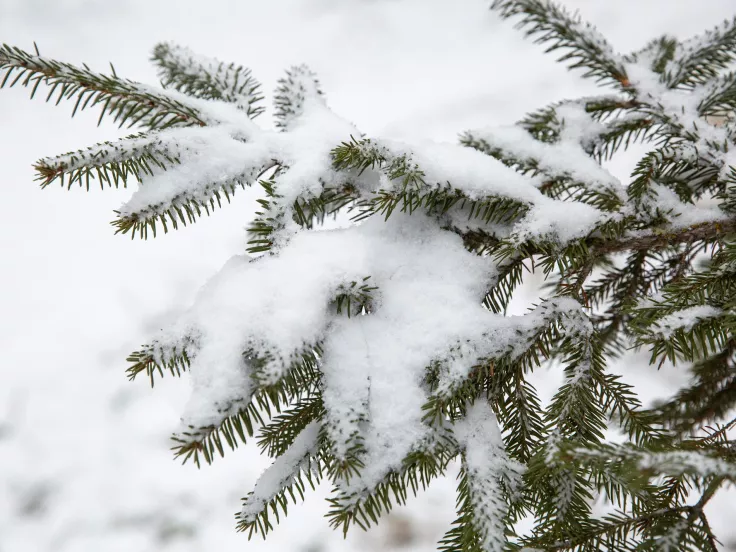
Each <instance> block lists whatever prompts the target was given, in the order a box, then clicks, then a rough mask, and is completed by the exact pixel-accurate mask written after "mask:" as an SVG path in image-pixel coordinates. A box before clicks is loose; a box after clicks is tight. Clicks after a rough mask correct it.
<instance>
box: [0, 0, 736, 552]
mask: <svg viewBox="0 0 736 552" xmlns="http://www.w3.org/2000/svg"><path fill="white" fill-rule="evenodd" d="M492 9H494V10H496V11H497V12H498V13H499V14H500V16H501V17H503V18H509V19H513V20H514V21H516V22H517V24H518V25H519V27H521V28H522V29H524V31H525V32H526V34H527V35H529V36H530V37H532V38H533V39H534V40H535V41H536V42H539V43H541V44H544V45H545V46H546V48H547V50H548V51H550V52H554V53H556V54H558V55H559V56H560V57H559V60H560V61H562V62H564V63H566V64H567V65H568V66H569V67H570V68H572V69H579V70H582V76H583V77H585V78H591V79H593V80H595V81H596V82H598V83H599V84H600V86H602V87H604V88H605V91H604V93H603V94H601V95H600V96H596V97H588V98H580V99H575V100H569V101H564V102H558V103H554V104H551V105H549V106H547V107H544V108H542V109H540V110H538V111H535V112H533V113H531V114H529V115H527V116H525V117H523V118H522V119H521V120H520V121H519V122H518V123H517V124H516V125H514V126H513V127H509V128H485V129H477V130H470V131H466V132H464V133H462V134H461V136H460V145H459V146H455V145H434V146H427V145H410V144H402V143H397V142H393V141H388V140H382V139H381V138H379V137H367V136H365V135H363V134H361V133H360V132H359V131H358V130H357V129H355V128H354V127H353V126H352V125H351V124H349V123H347V122H345V121H343V120H342V119H340V118H338V117H337V116H335V115H334V114H333V113H332V112H331V111H330V110H329V108H328V107H327V104H326V99H325V95H324V93H323V91H322V89H321V86H320V84H319V82H318V80H317V78H316V76H315V75H314V74H313V73H312V72H311V71H310V70H309V69H308V68H307V67H305V66H299V67H294V68H291V69H290V70H289V71H288V72H287V73H286V75H285V77H284V78H283V79H282V80H281V81H280V82H279V85H278V88H277V90H276V92H275V96H274V102H275V118H276V120H275V125H274V126H275V130H264V129H262V128H260V127H258V126H257V125H256V124H255V122H254V121H253V119H254V118H255V117H256V116H257V115H259V114H261V113H262V112H263V110H264V109H263V107H262V106H261V105H260V104H259V102H260V101H261V100H262V99H263V98H262V96H261V94H260V85H259V83H258V82H257V81H256V80H255V78H254V77H253V75H252V74H251V72H250V70H248V69H246V68H244V67H242V66H239V65H236V64H227V63H223V62H220V61H217V60H214V59H209V58H205V57H202V56H198V55H196V54H194V53H192V52H191V51H189V50H187V49H185V48H182V47H179V46H176V45H173V44H159V45H157V46H156V47H155V48H154V53H153V58H152V59H153V62H154V63H155V64H156V66H157V67H158V69H159V73H160V76H161V78H162V83H161V84H162V88H159V87H153V86H147V85H143V84H139V83H135V82H132V81H129V80H127V79H124V78H122V77H119V76H118V75H117V74H116V73H115V71H114V69H112V72H111V74H101V73H96V72H94V71H92V70H90V69H89V68H87V67H86V66H84V67H83V68H78V67H75V66H73V65H70V64H68V63H64V62H59V61H55V60H53V59H49V58H46V57H43V56H41V55H40V54H39V52H38V50H36V51H35V52H34V53H30V52H26V51H24V50H21V49H19V48H16V47H11V46H7V45H4V46H3V47H2V48H0V79H1V80H0V82H2V86H24V87H27V88H28V89H29V90H30V92H31V97H33V96H34V95H36V93H37V92H38V91H39V89H40V88H41V85H43V87H44V88H45V89H46V90H48V92H47V96H46V100H47V101H55V102H56V103H57V104H59V103H61V102H62V100H68V101H71V102H72V103H73V105H74V108H73V109H74V111H73V112H74V113H75V112H77V111H78V110H82V109H92V108H96V109H99V111H100V118H101V119H102V118H104V117H108V118H112V120H113V121H114V122H116V123H118V124H119V125H120V126H121V127H122V126H126V127H127V128H135V129H136V134H132V135H130V136H127V137H124V138H121V139H119V140H117V141H113V142H104V143H100V144H96V145H94V146H91V147H89V148H87V149H85V150H80V151H76V152H71V153H67V154H64V155H60V156H56V157H49V158H43V159H41V160H39V161H38V162H37V163H36V165H35V168H36V170H37V173H38V180H39V182H40V183H41V186H43V187H46V186H48V185H50V184H53V183H54V182H58V183H60V184H61V185H62V186H66V187H67V188H72V187H74V186H76V185H79V186H82V187H84V188H86V189H89V186H90V184H91V182H93V181H96V182H97V184H99V185H100V186H101V187H102V188H105V187H111V186H114V187H116V188H117V187H121V186H122V187H126V186H128V185H129V184H132V183H134V182H137V183H139V184H140V185H139V188H138V191H137V192H136V193H135V194H134V195H133V197H132V198H131V199H130V201H129V202H128V203H126V204H125V205H123V206H122V207H121V208H120V210H119V211H118V212H117V213H116V220H115V221H114V222H113V223H112V224H113V226H114V227H115V229H116V232H119V233H123V234H126V233H127V234H130V235H131V237H136V236H138V237H142V238H147V237H149V236H150V237H153V236H156V234H157V231H158V230H159V229H163V230H164V232H167V231H168V230H169V229H177V228H179V227H180V226H185V225H187V224H190V223H193V222H195V221H196V220H197V218H198V217H200V216H202V214H209V213H210V211H212V210H214V209H215V207H220V206H222V203H223V201H222V200H223V199H224V200H226V201H228V202H229V201H230V199H231V196H232V195H233V193H234V192H235V190H236V189H237V188H242V187H244V186H254V185H257V186H259V187H260V189H261V190H262V191H263V197H262V199H260V200H259V204H260V209H259V211H258V213H257V214H256V218H255V219H254V220H253V221H252V222H251V224H250V226H249V234H250V242H249V249H248V253H249V254H250V255H253V256H248V255H246V256H244V257H242V258H239V259H234V260H233V261H231V263H229V264H228V265H227V266H226V267H225V268H224V269H223V270H222V272H221V273H220V274H218V275H217V276H216V277H215V278H214V279H213V280H212V281H211V282H210V283H208V285H207V286H206V287H205V288H204V289H203V291H202V293H201V295H200V297H199V298H198V299H197V301H196V303H195V305H194V306H193V307H192V309H191V311H190V312H189V313H188V314H187V315H186V316H184V317H183V319H182V321H181V323H180V324H177V325H176V326H175V327H174V328H172V329H169V330H166V331H162V332H161V333H160V334H159V335H157V336H154V337H153V338H152V341H151V342H150V343H149V344H147V345H144V346H143V347H142V348H141V349H140V350H138V351H136V352H134V353H132V354H131V355H130V356H129V358H128V361H129V363H130V366H129V368H128V370H127V373H128V376H129V377H130V379H135V378H136V377H137V376H139V375H143V376H146V377H147V378H149V379H150V382H151V384H152V385H153V383H154V380H155V378H156V377H163V376H166V375H167V374H168V375H172V376H180V375H182V374H183V373H185V372H186V373H190V374H191V377H192V380H193V395H192V400H191V401H190V404H189V406H188V407H187V411H186V412H185V414H184V417H183V421H182V428H181V429H180V431H179V432H178V433H177V434H176V435H175V436H174V443H175V446H174V451H175V454H176V456H177V457H181V458H182V459H183V461H184V462H186V461H188V460H191V461H193V462H195V463H196V464H197V465H200V464H201V463H202V461H204V462H205V463H211V462H213V461H215V459H216V458H217V456H222V455H224V454H225V452H226V451H227V450H228V449H235V448H237V447H238V446H239V445H241V444H247V443H250V441H251V440H255V441H256V443H257V444H258V445H259V446H260V448H261V450H262V452H263V453H265V454H267V455H269V456H271V457H272V458H273V459H274V460H273V465H272V466H271V468H269V469H268V470H267V471H266V472H265V473H264V474H263V476H262V478H261V479H260V480H259V482H258V483H257V485H256V487H255V488H254V489H253V490H252V491H251V492H250V493H249V494H247V496H246V497H245V498H244V499H243V507H242V510H241V511H240V512H239V513H238V514H237V528H238V530H240V531H244V532H246V533H247V534H248V535H249V536H252V535H255V534H259V535H262V536H264V537H265V536H266V534H267V533H268V532H270V531H271V530H273V529H274V526H275V525H276V524H277V523H278V521H279V519H280V517H281V516H282V515H285V514H286V511H287V509H288V506H289V504H290V503H292V502H297V501H298V500H301V499H302V498H303V496H304V494H305V492H306V491H307V487H314V486H315V485H317V484H318V483H319V482H321V481H324V480H327V481H329V482H330V484H331V485H332V488H333V490H332V494H331V497H330V499H329V504H330V511H329V513H328V518H329V521H330V524H331V525H332V526H333V527H335V528H339V529H340V530H342V531H345V532H347V531H348V530H349V529H350V527H351V526H353V525H358V526H359V527H361V528H364V529H365V528H368V527H370V526H371V525H373V524H375V523H378V522H379V518H380V517H381V516H382V515H384V514H385V513H387V512H389V511H390V510H391V509H392V508H393V507H394V506H395V505H397V504H398V505H401V504H404V503H405V502H406V501H407V499H408V497H409V496H410V495H412V494H416V493H417V492H419V490H420V489H423V488H425V487H426V486H427V485H429V484H430V483H431V481H432V480H433V479H434V478H436V477H439V476H441V475H442V474H444V473H445V472H446V470H447V469H448V467H449V466H450V465H451V463H452V462H453V461H454V460H458V461H459V465H460V475H459V484H458V498H457V519H456V521H455V522H454V524H453V525H452V527H450V528H449V529H448V532H447V534H446V536H445V537H444V538H443V539H442V540H441V542H440V543H439V548H440V549H441V550H443V551H447V552H455V551H457V552H460V551H464V552H465V551H500V550H521V549H527V550H574V551H593V550H615V551H618V550H621V551H626V550H632V551H633V550H637V551H639V550H693V551H702V550H713V551H715V550H717V548H718V544H717V543H718V541H717V537H716V535H714V534H713V532H712V530H711V527H710V525H709V523H708V519H707V516H706V514H705V510H704V507H705V506H706V504H707V503H708V502H709V500H710V499H711V498H712V497H713V496H714V495H715V494H716V493H717V492H718V491H719V490H720V489H722V488H725V487H726V486H728V485H731V484H733V482H734V481H735V480H736V443H734V441H732V439H731V437H732V435H733V431H734V430H735V429H736V418H735V417H734V416H735V413H736V338H735V337H734V336H736V155H735V154H734V151H736V122H735V117H736V73H734V72H732V71H730V69H732V68H733V64H734V61H736V19H731V20H728V21H725V22H724V23H723V24H721V25H719V26H718V27H717V28H715V29H713V30H710V31H706V32H705V33H704V34H702V35H700V36H697V37H695V38H692V39H690V40H687V41H684V42H680V41H678V40H676V39H674V38H672V37H669V36H664V37H661V38H658V39H655V40H653V41H651V42H650V43H648V44H647V45H646V46H645V47H644V48H643V49H642V50H640V51H637V52H633V53H630V54H628V55H620V54H618V53H617V52H616V51H615V50H614V49H613V47H612V46H611V45H610V44H609V43H608V42H607V41H606V39H605V38H604V37H603V36H601V35H600V34H599V33H598V31H597V30H596V29H595V28H594V27H593V26H591V25H590V24H587V23H585V22H583V21H581V19H580V18H579V17H578V16H577V15H575V14H572V13H570V12H568V11H567V10H566V9H564V8H563V7H562V6H560V5H558V4H555V3H553V2H550V1H549V0H495V1H494V2H493V4H492ZM634 142H645V143H647V144H648V145H649V147H650V149H649V152H648V153H647V154H646V155H644V156H643V157H642V158H641V160H640V161H639V162H638V164H637V165H636V168H635V169H634V171H633V173H632V175H631V177H630V179H629V180H628V182H625V183H621V182H620V181H619V180H618V179H616V178H615V177H614V176H613V175H611V174H610V173H609V172H608V171H607V170H606V169H605V167H604V166H603V165H602V164H601V163H602V162H603V161H605V160H607V159H609V158H610V157H611V156H612V155H614V154H615V153H616V152H617V151H619V150H622V149H625V148H626V147H627V146H628V145H630V144H632V143H634ZM328 215H335V216H338V217H342V218H343V220H345V221H347V220H348V218H349V221H350V224H346V225H345V226H346V228H343V229H342V230H332V231H324V230H320V229H319V226H320V225H321V224H322V223H323V222H324V220H325V218H326V217H327V216H328ZM397 252H398V253H397ZM445 265H446V266H445ZM407 266H409V269H407V268H406V267H407ZM315 267H319V268H315ZM412 269H416V272H411V270H412ZM406 270H409V273H408V274H402V271H406ZM529 272H537V273H541V274H543V275H544V278H545V280H546V282H547V284H548V286H547V296H546V297H544V298H542V299H541V300H540V302H539V304H537V305H536V306H535V307H534V308H533V309H531V310H530V311H529V313H527V314H526V315H524V316H506V311H507V308H508V306H509V303H510V301H511V299H512V297H514V295H515V293H516V292H517V290H518V288H519V286H520V285H521V284H522V283H523V282H524V279H525V277H526V275H527V274H528V273H529ZM463 309H464V310H463ZM455 310H457V311H458V312H461V313H463V316H464V317H465V318H468V319H469V320H470V322H469V323H467V324H466V325H465V326H462V327H459V328H455V327H453V325H452V321H453V320H454V321H455V322H457V321H458V320H460V319H459V318H458V319H455V318H452V314H453V312H455ZM414 311H416V312H414ZM297 319H298V320H297ZM445 319H448V323H447V324H444V321H445ZM422 321H424V322H422ZM460 321H461V320H460ZM422 324H425V325H424V326H423V325H422ZM412 325H413V326H412ZM445 326H447V327H445ZM407 328H408V329H407ZM411 328H413V331H410V330H411ZM423 334H428V335H430V337H428V338H426V339H425V341H422V339H423ZM397 344H398V345H397ZM431 347H434V349H431ZM632 348H646V349H647V350H649V351H650V362H651V363H652V364H656V365H657V366H660V367H661V369H662V370H663V371H664V370H687V371H688V372H689V373H690V374H691V375H692V378H691V381H690V383H688V385H687V386H685V387H683V388H682V389H679V390H678V391H677V392H676V393H675V394H674V395H673V396H672V397H671V398H669V399H667V400H665V401H663V402H661V403H658V404H655V405H651V406H644V405H643V404H642V403H641V401H640V400H639V398H638V396H637V390H636V389H635V388H634V387H632V386H631V385H629V384H627V383H626V382H625V381H624V380H623V379H622V378H621V377H620V376H619V375H616V374H615V373H613V372H612V371H611V369H610V366H611V364H612V362H613V361H615V359H617V358H618V357H620V356H621V355H622V354H623V353H624V352H625V351H627V350H629V349H632ZM547 365H551V366H552V367H553V369H555V370H560V371H561V373H562V374H563V383H562V385H561V386H560V387H559V389H557V391H556V393H555V394H554V396H553V397H552V399H551V401H549V403H548V404H544V403H543V401H542V400H541V399H540V397H539V395H538V393H537V391H536V389H535V388H534V385H533V377H532V376H533V373H534V372H535V371H536V370H539V369H540V367H541V366H547ZM389 384H390V385H389ZM402 386H403V387H402ZM386 409H388V410H390V411H386ZM391 409H393V410H391ZM607 431H611V432H614V433H617V434H619V435H620V438H617V439H615V440H613V441H612V440H611V439H610V438H609V435H610V433H608V434H607ZM599 499H602V500H603V503H604V504H605V505H606V508H604V510H605V513H604V514H597V513H595V512H594V509H593V504H594V502H595V501H596V500H599ZM521 520H526V521H529V520H531V521H532V529H531V530H529V531H526V532H521V531H519V523H518V522H520V521H521Z"/></svg>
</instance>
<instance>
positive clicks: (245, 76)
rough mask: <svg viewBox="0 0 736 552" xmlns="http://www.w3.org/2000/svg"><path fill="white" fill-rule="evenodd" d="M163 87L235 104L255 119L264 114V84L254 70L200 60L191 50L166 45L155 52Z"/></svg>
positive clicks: (211, 59) (157, 46)
mask: <svg viewBox="0 0 736 552" xmlns="http://www.w3.org/2000/svg"><path fill="white" fill-rule="evenodd" d="M152 61H153V62H154V63H155V64H156V65H157V67H158V71H159V76H160V77H161V80H162V84H163V85H164V87H166V88H173V89H174V90H177V91H179V92H182V93H185V94H188V95H190V96H193V97H195V98H203V99H207V100H221V101H224V102H229V103H233V104H235V105H236V106H237V108H238V109H241V110H243V111H245V113H246V114H247V115H248V117H250V118H251V119H253V118H255V117H257V116H258V115H260V114H261V113H263V111H264V108H263V107H261V106H258V105H256V104H257V103H258V102H259V101H261V100H262V99H263V96H262V95H261V94H260V92H259V89H260V87H261V85H260V83H259V82H258V81H257V80H256V79H255V78H253V76H252V75H251V71H250V69H247V68H244V67H242V66H240V65H236V64H234V63H230V64H226V63H223V62H221V61H218V60H216V59H214V58H208V57H204V56H199V55H197V54H196V53H194V52H193V51H191V50H190V49H189V48H185V47H182V46H178V45H176V44H172V43H168V42H162V43H160V44H157V45H156V46H155V47H154V49H153V57H152Z"/></svg>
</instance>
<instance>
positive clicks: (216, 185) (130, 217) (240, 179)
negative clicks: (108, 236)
mask: <svg viewBox="0 0 736 552" xmlns="http://www.w3.org/2000/svg"><path fill="white" fill-rule="evenodd" d="M275 165H276V162H275V161H272V162H271V163H270V164H265V165H258V166H252V167H248V168H247V169H246V170H245V171H244V172H242V173H240V174H235V175H224V176H222V177H220V178H219V179H218V180H216V181H212V182H208V183H197V186H196V187H194V188H192V189H190V190H185V191H181V192H179V193H176V194H175V195H173V196H172V197H169V198H167V199H166V200H165V201H160V202H157V203H149V202H147V201H144V202H143V204H142V205H140V206H138V205H136V206H135V207H131V205H130V204H127V205H125V206H123V208H122V209H121V210H119V211H115V213H116V214H117V219H116V220H114V221H113V222H111V223H110V224H111V225H112V226H113V227H114V228H115V233H116V234H127V233H130V237H131V238H135V237H136V235H137V236H138V237H139V238H143V239H147V238H148V232H149V230H150V231H151V233H152V235H153V237H154V238H155V237H156V232H157V230H158V225H159V224H160V225H161V227H162V228H163V231H164V233H167V232H168V231H169V226H171V228H172V229H174V230H176V229H178V228H179V225H180V224H181V225H182V226H186V225H187V224H194V223H195V222H196V221H197V218H199V217H201V216H202V215H203V214H207V215H209V214H210V212H211V211H214V210H215V209H216V208H221V207H222V200H223V197H224V199H225V200H226V201H227V202H228V203H230V198H231V196H232V195H234V194H235V191H236V190H237V189H238V188H241V189H245V187H246V186H250V185H251V184H252V183H253V182H255V181H257V180H258V179H259V178H260V177H261V176H262V175H263V174H265V173H266V172H268V171H269V170H271V169H272V168H273V167H274V166H275ZM139 203H141V202H139Z"/></svg>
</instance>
